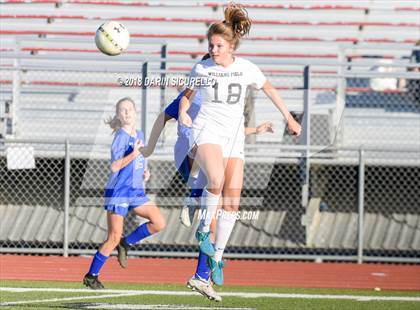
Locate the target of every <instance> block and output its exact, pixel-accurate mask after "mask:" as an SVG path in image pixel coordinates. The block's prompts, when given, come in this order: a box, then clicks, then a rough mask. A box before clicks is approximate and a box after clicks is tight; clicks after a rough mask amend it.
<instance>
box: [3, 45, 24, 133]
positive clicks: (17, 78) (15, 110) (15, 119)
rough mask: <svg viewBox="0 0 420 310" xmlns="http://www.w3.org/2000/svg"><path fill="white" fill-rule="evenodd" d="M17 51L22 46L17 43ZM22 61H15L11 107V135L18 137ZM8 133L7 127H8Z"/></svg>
mask: <svg viewBox="0 0 420 310" xmlns="http://www.w3.org/2000/svg"><path fill="white" fill-rule="evenodd" d="M15 51H16V53H18V52H19V51H20V44H19V43H18V42H17V43H16V46H15ZM20 64H21V61H20V59H18V58H16V59H14V61H13V66H14V71H13V82H12V104H11V105H10V111H9V113H10V117H11V130H10V134H11V135H12V136H13V137H16V136H17V135H18V134H19V109H20V91H21V68H20ZM6 133H7V127H6Z"/></svg>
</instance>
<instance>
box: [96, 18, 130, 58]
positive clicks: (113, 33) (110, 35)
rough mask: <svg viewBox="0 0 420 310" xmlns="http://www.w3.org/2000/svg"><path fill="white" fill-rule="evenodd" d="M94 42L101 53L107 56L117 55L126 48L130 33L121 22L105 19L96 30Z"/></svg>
mask: <svg viewBox="0 0 420 310" xmlns="http://www.w3.org/2000/svg"><path fill="white" fill-rule="evenodd" d="M95 43H96V46H97V47H98V49H99V50H100V51H101V52H102V53H104V54H106V55H109V56H115V55H119V54H121V53H122V52H123V51H125V50H126V49H127V47H128V44H129V43H130V33H129V32H128V30H127V28H125V26H124V25H123V24H121V23H119V22H116V21H112V20H111V21H107V22H105V23H103V24H102V25H101V26H99V28H98V30H97V31H96V35H95Z"/></svg>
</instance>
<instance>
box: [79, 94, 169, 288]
mask: <svg viewBox="0 0 420 310" xmlns="http://www.w3.org/2000/svg"><path fill="white" fill-rule="evenodd" d="M107 123H108V124H109V125H110V127H111V128H112V129H113V130H114V134H115V136H114V140H113V142H112V146H111V166H110V168H111V173H110V176H109V179H108V183H107V185H106V188H105V195H104V196H105V205H104V208H105V210H107V221H108V237H107V239H106V241H105V242H104V244H103V245H102V246H101V247H100V248H99V250H98V251H97V252H96V254H95V256H94V258H93V261H92V264H91V266H90V269H89V272H88V273H87V274H86V275H85V277H84V279H83V284H84V285H86V286H87V287H89V288H91V289H103V288H104V286H103V285H102V283H101V282H100V281H99V280H98V275H99V273H100V270H101V268H102V266H103V265H104V263H105V262H106V260H107V259H108V257H109V255H110V254H111V252H112V251H113V250H114V249H115V248H117V251H118V261H119V263H120V265H121V267H123V268H125V267H127V251H128V249H129V247H130V245H133V244H135V243H137V242H139V241H140V240H142V239H144V238H146V237H148V236H150V235H152V234H154V233H157V232H158V231H161V230H162V229H163V228H164V227H165V219H164V217H163V216H162V214H161V212H160V210H159V208H158V207H157V206H156V204H155V203H154V202H152V201H150V200H149V198H148V197H147V196H146V193H145V189H144V181H145V180H147V179H148V178H149V173H148V172H147V170H146V169H145V159H144V157H143V156H142V155H141V153H140V148H141V146H143V144H144V134H143V132H141V131H140V130H136V108H135V103H134V101H133V100H132V99H130V98H123V99H121V100H119V101H118V102H117V105H116V115H115V116H114V118H112V119H109V120H108V121H107ZM129 211H132V212H134V213H135V214H136V215H138V216H141V217H143V218H146V219H148V220H149V222H147V223H144V224H142V225H140V226H139V227H137V228H136V229H135V230H134V231H133V232H131V233H130V234H129V235H127V236H126V237H124V238H122V236H123V223H124V218H125V216H126V215H127V213H128V212H129Z"/></svg>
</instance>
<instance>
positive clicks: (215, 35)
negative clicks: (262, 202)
mask: <svg viewBox="0 0 420 310" xmlns="http://www.w3.org/2000/svg"><path fill="white" fill-rule="evenodd" d="M250 28H251V21H250V19H249V18H248V15H247V13H246V11H245V10H244V9H243V8H242V7H241V6H240V5H235V4H231V5H229V6H228V7H227V8H226V9H225V20H224V21H223V22H219V23H214V24H212V25H211V26H210V28H209V30H208V32H207V39H208V50H209V54H210V56H211V59H208V60H205V61H201V62H199V63H197V64H196V65H195V66H194V68H193V70H192V72H191V78H195V79H196V81H200V80H199V78H211V79H213V82H214V83H213V84H212V85H209V84H207V85H198V83H197V84H195V85H194V86H193V87H191V88H190V89H187V90H186V92H185V93H184V96H183V97H182V99H181V103H180V108H179V122H180V123H181V124H183V125H186V126H190V127H192V135H191V139H190V146H191V148H192V152H193V153H194V155H195V159H196V160H197V162H198V163H199V165H200V167H201V169H202V170H203V171H204V172H205V174H206V176H207V180H208V183H207V186H206V188H205V189H204V192H203V196H202V200H201V208H202V213H205V216H203V219H202V220H201V222H200V226H199V228H198V230H197V233H196V237H197V239H198V242H199V246H200V250H201V251H202V252H204V253H205V254H207V255H208V256H210V261H209V264H210V266H211V268H212V280H213V281H214V283H215V284H218V285H221V284H223V272H222V267H223V262H222V255H223V252H224V249H225V247H226V244H227V241H228V239H229V237H230V234H231V232H232V230H233V227H234V225H235V221H236V216H235V214H234V212H235V211H238V209H239V200H240V194H241V188H242V182H243V170H244V158H243V151H244V128H243V127H244V120H243V112H244V99H245V92H246V88H247V87H249V86H250V87H254V88H256V89H262V90H263V91H264V93H265V94H266V95H267V96H268V97H269V98H270V99H271V101H272V102H273V103H274V105H275V106H276V107H277V108H278V109H279V110H280V112H281V113H282V114H283V117H284V118H285V120H286V122H287V125H288V128H289V130H290V131H291V132H292V133H294V134H296V135H299V134H300V131H301V127H300V125H299V124H298V123H297V122H296V121H295V120H294V118H293V117H292V116H291V114H290V112H289V111H288V109H287V107H286V106H285V104H284V103H283V100H282V99H281V97H280V96H279V94H278V93H277V91H276V90H275V88H274V87H273V86H272V85H271V84H270V82H268V81H267V79H266V78H265V76H264V75H263V73H262V72H261V70H260V69H259V68H258V67H257V66H256V65H254V64H253V63H251V62H250V61H247V60H245V59H242V58H240V57H236V56H234V51H235V50H236V49H237V47H238V45H239V41H240V39H241V37H242V36H244V35H245V34H247V33H249V30H250ZM196 88H200V94H201V96H202V105H201V109H200V111H199V113H198V115H197V117H196V118H195V120H194V121H192V120H191V118H190V117H189V115H188V114H187V113H186V112H187V110H188V108H189V105H190V103H189V98H190V96H191V95H192V93H193V92H194V89H196ZM222 195H223V199H222V207H223V213H222V214H221V216H220V217H219V218H218V219H217V228H216V241H215V246H214V247H213V245H212V244H211V242H210V240H209V230H210V223H211V220H212V218H213V217H214V215H215V213H216V210H217V206H218V204H219V199H220V197H221V196H222Z"/></svg>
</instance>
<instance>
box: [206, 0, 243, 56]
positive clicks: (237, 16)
mask: <svg viewBox="0 0 420 310" xmlns="http://www.w3.org/2000/svg"><path fill="white" fill-rule="evenodd" d="M250 30H251V20H250V19H249V17H248V12H247V11H246V10H245V8H244V7H243V6H242V5H240V4H235V3H233V2H231V3H229V5H228V6H227V7H226V9H225V20H224V21H223V22H218V23H214V24H212V25H211V26H210V28H209V30H208V31H207V39H208V40H209V41H210V38H211V37H212V36H214V35H220V36H221V37H222V38H223V39H225V40H226V41H228V42H229V43H231V44H233V46H234V50H236V49H237V48H238V46H239V43H240V39H241V38H242V37H243V36H245V35H246V34H248V33H249V31H250Z"/></svg>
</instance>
